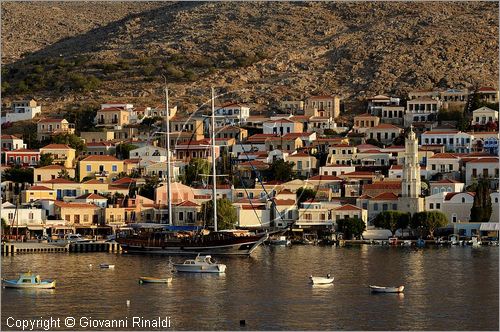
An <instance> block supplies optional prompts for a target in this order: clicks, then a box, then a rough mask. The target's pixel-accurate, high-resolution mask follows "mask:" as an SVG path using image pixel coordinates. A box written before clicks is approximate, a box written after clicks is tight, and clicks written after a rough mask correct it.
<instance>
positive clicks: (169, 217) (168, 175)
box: [165, 82, 172, 225]
mask: <svg viewBox="0 0 500 332" xmlns="http://www.w3.org/2000/svg"><path fill="white" fill-rule="evenodd" d="M165 109H166V114H167V135H166V137H167V144H166V145H167V201H168V224H169V225H172V190H171V188H170V110H169V108H168V87H167V84H166V82H165Z"/></svg>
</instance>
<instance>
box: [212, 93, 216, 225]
mask: <svg viewBox="0 0 500 332" xmlns="http://www.w3.org/2000/svg"><path fill="white" fill-rule="evenodd" d="M215 173H216V172H215V93H214V87H212V178H213V187H212V199H213V204H214V231H215V232H217V177H216V174H215Z"/></svg>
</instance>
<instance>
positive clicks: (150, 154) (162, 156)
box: [130, 145, 167, 162]
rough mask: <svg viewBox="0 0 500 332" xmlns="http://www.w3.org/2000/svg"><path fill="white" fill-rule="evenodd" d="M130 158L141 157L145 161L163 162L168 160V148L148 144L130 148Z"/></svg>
mask: <svg viewBox="0 0 500 332" xmlns="http://www.w3.org/2000/svg"><path fill="white" fill-rule="evenodd" d="M130 158H132V159H136V158H140V159H141V160H144V161H153V162H163V161H166V160H167V149H165V148H162V147H159V146H152V145H147V146H143V147H142V148H137V149H134V150H130Z"/></svg>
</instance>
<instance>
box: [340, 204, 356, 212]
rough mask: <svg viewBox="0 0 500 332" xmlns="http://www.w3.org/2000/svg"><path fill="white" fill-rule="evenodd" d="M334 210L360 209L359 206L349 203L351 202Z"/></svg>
mask: <svg viewBox="0 0 500 332" xmlns="http://www.w3.org/2000/svg"><path fill="white" fill-rule="evenodd" d="M334 210H335V211H361V209H360V208H359V207H357V206H354V205H351V204H346V205H342V206H341V207H338V208H336V209H334Z"/></svg>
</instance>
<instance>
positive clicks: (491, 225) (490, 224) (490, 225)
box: [479, 222, 500, 231]
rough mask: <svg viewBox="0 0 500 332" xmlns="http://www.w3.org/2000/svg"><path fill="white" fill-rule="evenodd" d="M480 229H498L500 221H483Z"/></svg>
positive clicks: (499, 229) (499, 228)
mask: <svg viewBox="0 0 500 332" xmlns="http://www.w3.org/2000/svg"><path fill="white" fill-rule="evenodd" d="M479 230H480V231H500V223H497V222H483V223H482V224H481V226H480V227H479Z"/></svg>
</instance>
